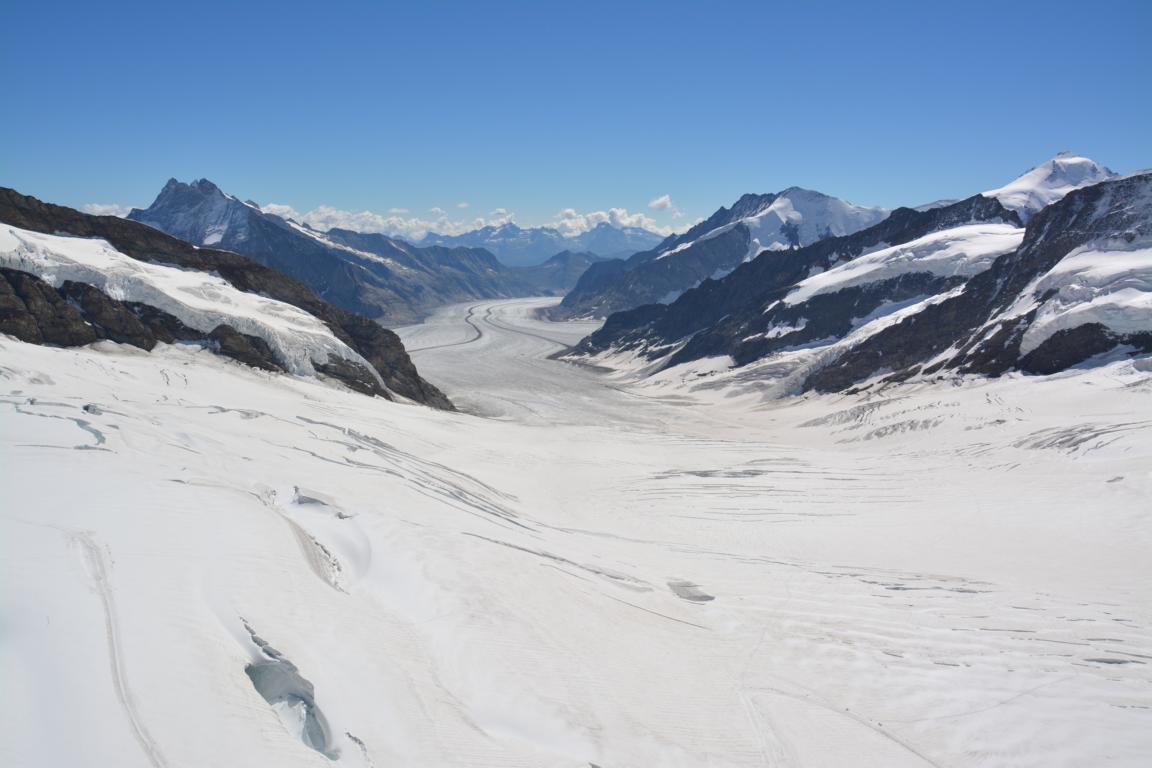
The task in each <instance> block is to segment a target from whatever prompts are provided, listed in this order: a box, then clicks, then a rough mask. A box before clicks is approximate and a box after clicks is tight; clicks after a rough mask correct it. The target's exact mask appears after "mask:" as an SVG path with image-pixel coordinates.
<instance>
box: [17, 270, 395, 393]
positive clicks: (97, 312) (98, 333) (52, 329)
mask: <svg viewBox="0 0 1152 768" xmlns="http://www.w3.org/2000/svg"><path fill="white" fill-rule="evenodd" d="M0 333H7V334H11V335H12V336H15V337H16V338H18V339H20V340H21V341H27V342H29V343H32V344H45V345H49V346H56V347H79V346H83V345H85V344H91V343H92V342H94V341H100V340H102V339H107V340H109V341H115V342H118V343H120V344H131V345H132V346H134V347H139V348H140V349H144V350H151V349H152V348H153V347H155V346H156V344H157V343H158V342H165V343H169V344H171V343H173V342H176V341H185V342H197V343H201V344H203V345H204V346H206V347H208V348H209V349H211V350H213V351H214V352H216V353H218V354H220V355H223V356H225V357H230V358H232V359H233V360H236V361H238V362H241V363H244V364H245V365H249V366H252V367H253V368H260V369H262V370H266V371H277V372H283V371H284V366H282V365H281V364H280V363H279V362H278V361H277V360H276V355H275V353H274V352H273V351H272V348H271V347H269V346H268V343H267V342H266V341H264V339H261V338H260V337H258V336H252V335H250V334H246V333H240V332H239V331H237V330H236V329H235V328H233V327H232V326H230V325H218V326H216V327H215V328H213V329H212V330H211V331H209V332H207V333H205V332H203V331H197V330H195V329H192V328H189V327H188V326H186V325H184V323H182V322H181V321H180V320H179V319H178V318H176V317H175V316H173V315H170V314H168V313H167V312H164V311H163V310H160V309H156V308H155V307H150V306H148V305H146V304H140V303H138V302H127V301H120V300H118V299H113V298H111V297H110V296H108V294H106V293H104V292H103V291H101V290H100V289H98V288H95V287H93V286H91V285H87V284H85V283H76V282H72V281H70V280H69V281H65V282H64V283H63V284H62V285H61V286H60V288H59V289H57V288H53V287H52V286H51V285H49V284H48V283H46V282H44V281H43V280H41V279H40V278H39V277H37V276H35V275H32V274H29V273H27V272H21V271H19V270H15V269H6V268H3V267H0ZM336 373H340V371H339V370H337V371H336ZM362 376H363V372H361V374H360V377H361V378H362ZM335 378H341V377H340V376H339V375H336V376H335ZM372 381H373V383H374V384H375V390H376V391H372V392H369V394H381V393H382V391H383V390H381V388H380V385H379V383H378V382H376V380H375V378H374V377H373V378H372ZM350 386H351V385H350ZM353 388H354V389H358V390H359V391H368V390H367V389H366V388H365V387H363V386H362V385H361V386H360V387H353Z"/></svg>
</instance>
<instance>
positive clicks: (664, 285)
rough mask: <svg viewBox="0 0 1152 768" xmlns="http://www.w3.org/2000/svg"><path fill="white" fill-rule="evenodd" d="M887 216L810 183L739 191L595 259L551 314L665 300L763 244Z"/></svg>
mask: <svg viewBox="0 0 1152 768" xmlns="http://www.w3.org/2000/svg"><path fill="white" fill-rule="evenodd" d="M887 215H888V211H887V210H884V209H882V208H865V207H862V206H857V205H852V204H851V203H847V202H845V201H843V200H838V199H837V198H834V197H829V196H828V195H824V194H821V193H819V192H813V191H811V190H806V189H800V188H799V187H792V188H790V189H786V190H784V191H783V192H780V193H778V194H768V195H744V196H743V197H741V198H740V199H739V200H738V201H736V203H735V204H734V205H733V206H732V207H731V208H721V209H720V210H718V211H717V212H716V213H714V214H713V215H712V216H711V217H710V218H709V219H708V220H707V221H705V222H702V223H700V224H697V225H696V226H694V227H692V229H690V230H688V231H687V232H685V233H684V234H683V235H678V236H674V237H670V238H668V239H667V240H665V241H664V242H662V243H660V245H659V246H657V247H656V248H654V249H652V250H650V251H645V252H642V253H636V254H633V255H632V256H631V257H629V258H628V259H626V260H614V261H607V262H603V263H601V264H597V265H595V266H593V267H592V268H590V269H589V270H588V271H587V272H585V273H584V276H583V277H582V278H581V279H580V281H579V282H578V283H577V284H576V287H575V288H573V289H572V291H571V292H570V293H569V294H568V295H567V296H565V297H564V301H563V302H562V303H561V304H560V306H559V307H556V308H555V309H554V310H553V311H552V312H551V315H552V316H553V317H554V318H556V319H563V318H571V317H581V316H595V317H603V316H607V315H609V314H611V313H613V312H620V311H624V310H628V309H631V308H633V307H638V306H641V305H644V304H653V303H671V302H672V301H674V300H675V299H676V298H677V297H679V296H680V295H681V294H682V293H683V292H685V291H687V290H689V289H690V288H693V287H695V286H696V285H699V284H700V283H701V282H703V281H704V280H707V279H709V278H711V279H717V278H719V277H722V276H723V275H725V274H727V273H728V272H731V271H732V270H733V269H735V268H737V267H738V266H739V265H740V264H742V263H744V262H746V261H749V260H751V259H753V258H755V257H756V256H757V254H759V253H761V252H762V251H765V250H768V251H772V250H790V249H792V248H797V247H803V246H807V245H810V244H812V243H814V242H817V241H819V240H821V239H824V238H827V237H834V236H842V235H847V234H851V233H852V232H856V231H857V230H860V229H862V228H864V227H867V226H870V225H872V224H875V223H876V222H878V221H880V220H882V219H883V218H884V217H885V216H887Z"/></svg>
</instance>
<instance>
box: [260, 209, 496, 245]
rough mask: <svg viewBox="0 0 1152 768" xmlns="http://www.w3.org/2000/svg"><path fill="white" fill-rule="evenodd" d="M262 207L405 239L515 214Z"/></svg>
mask: <svg viewBox="0 0 1152 768" xmlns="http://www.w3.org/2000/svg"><path fill="white" fill-rule="evenodd" d="M261 210H262V211H264V212H265V213H271V214H274V215H276V216H280V217H282V218H286V219H293V220H295V221H298V222H300V223H302V224H307V225H308V226H310V227H313V228H314V229H318V230H320V231H322V232H326V231H328V230H329V229H350V230H353V231H355V232H381V233H384V234H386V235H390V236H392V237H399V238H403V239H405V240H420V239H422V238H423V237H424V236H425V235H426V234H428V233H430V232H434V233H436V234H441V235H461V234H463V233H465V232H471V231H472V230H474V229H480V228H481V227H486V226H500V225H502V224H507V223H509V222H511V221H512V220H513V218H514V216H513V214H512V213H510V212H509V211H506V210H504V209H503V208H500V209H497V210H496V211H493V212H492V214H491V215H490V216H487V217H484V216H477V217H475V218H471V219H454V218H452V217H450V216H449V215H448V212H447V211H445V210H444V209H443V208H432V209H430V210H429V213H430V214H432V215H431V216H424V217H421V216H403V215H400V214H397V213H394V211H403V212H404V213H407V209H404V208H393V209H391V210H390V211H389V212H388V214H387V215H383V214H379V213H375V212H373V211H345V210H341V209H339V208H333V207H332V206H329V205H321V206H319V207H317V208H313V209H312V210H310V211H305V212H300V211H297V210H296V209H295V208H293V207H292V206H290V205H282V204H279V203H269V204H268V205H265V206H262V207H261Z"/></svg>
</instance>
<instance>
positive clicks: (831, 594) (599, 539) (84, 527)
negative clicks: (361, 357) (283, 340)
mask: <svg viewBox="0 0 1152 768" xmlns="http://www.w3.org/2000/svg"><path fill="white" fill-rule="evenodd" d="M553 301H554V300H553ZM544 303H546V302H541V301H535V302H534V301H523V300H522V301H512V302H497V303H488V304H482V305H476V306H474V307H470V308H469V307H459V308H452V309H449V310H445V311H443V312H442V313H440V314H439V315H438V316H436V317H434V318H433V319H432V321H431V322H430V323H428V324H426V325H424V326H419V327H415V328H410V329H403V330H402V335H403V336H404V337H405V341H406V343H407V344H408V346H409V347H410V348H412V349H422V351H416V352H415V353H414V358H415V360H416V363H417V365H419V366H420V369H421V372H422V373H424V374H425V375H427V376H428V377H429V379H430V380H432V381H433V382H435V383H436V384H437V385H440V386H442V387H443V388H444V389H445V390H446V391H447V392H448V394H449V395H450V396H451V397H453V398H454V400H455V401H456V402H457V403H458V404H460V405H461V406H462V407H463V408H465V409H468V410H470V411H472V412H473V413H480V414H484V416H477V415H473V414H472V413H459V414H449V413H441V412H436V411H433V410H430V409H427V408H421V407H417V406H411V405H399V404H394V403H389V402H385V401H383V400H380V399H371V398H367V397H364V396H361V395H355V394H352V393H347V392H344V391H342V390H339V389H336V388H333V387H329V386H326V385H324V384H323V383H320V382H317V381H314V380H309V379H296V378H291V377H285V376H274V375H270V374H265V373H262V372H258V371H253V370H251V369H248V368H245V367H243V366H240V365H237V364H234V363H232V362H230V361H227V360H224V359H222V358H219V357H216V356H214V355H211V354H210V353H208V352H206V351H203V350H198V349H195V348H184V347H179V348H178V347H164V346H161V347H158V348H157V350H155V351H154V352H152V353H144V352H141V351H139V350H136V349H133V348H129V347H123V346H118V345H114V344H110V343H102V344H98V345H96V346H95V347H93V348H89V349H73V350H61V349H50V348H45V347H37V346H31V345H26V344H21V343H18V342H15V341H13V340H11V339H9V338H3V337H0V439H2V440H3V447H2V451H3V454H2V455H3V461H2V462H0V473H2V474H0V482H2V484H3V485H2V487H3V489H4V491H3V492H4V496H3V498H4V505H3V512H2V517H0V542H2V545H0V546H2V547H3V550H2V553H0V562H2V563H3V567H4V574H3V576H2V577H0V578H2V579H3V581H2V582H0V583H2V584H3V585H4V587H3V592H2V603H0V611H2V613H0V626H2V628H3V629H2V631H0V679H2V680H3V693H4V695H3V699H2V701H3V707H4V711H3V717H0V763H2V764H4V765H11V766H57V765H59V766H65V765H75V766H80V765H83V766H116V767H117V768H122V767H123V768H130V767H132V766H189V767H192V766H197V767H198V766H213V765H221V766H223V765H228V766H231V765H236V766H241V765H242V766H308V765H311V766H325V765H332V762H330V760H329V759H328V758H327V757H325V756H324V755H322V754H321V753H320V752H318V751H316V750H315V749H313V748H310V747H309V746H308V745H306V744H305V743H304V741H303V740H302V738H301V737H300V732H301V731H302V729H303V724H302V718H303V717H304V709H303V705H302V704H299V703H297V704H293V703H292V699H289V700H287V702H286V703H283V704H277V705H276V706H275V707H274V706H272V705H270V704H269V703H268V701H266V700H265V698H264V697H263V696H262V695H261V694H260V693H258V692H257V690H256V689H255V688H254V687H253V683H252V681H251V680H250V679H249V676H248V675H247V674H246V673H245V668H246V666H248V665H250V664H254V663H267V662H268V660H269V659H270V658H272V659H274V658H275V657H270V656H269V653H270V652H267V651H261V650H260V648H261V647H263V646H260V647H258V645H257V644H256V641H255V640H254V639H253V636H254V635H258V636H259V637H260V638H262V639H263V640H262V642H265V643H267V645H268V646H271V647H273V648H274V649H275V651H276V652H277V653H279V654H282V657H283V659H285V660H288V661H290V662H291V665H293V667H294V668H295V669H297V670H298V675H299V677H300V678H302V679H303V680H306V681H307V684H308V685H311V686H313V687H314V695H315V696H314V698H315V705H316V707H318V708H319V710H322V713H323V716H324V719H325V722H326V725H327V729H328V731H329V733H330V736H331V744H329V745H328V749H329V753H330V754H338V759H337V764H340V765H348V766H366V765H374V766H377V767H378V768H385V767H390V766H572V767H573V768H575V766H587V765H588V764H589V763H593V764H596V765H600V766H604V767H605V768H609V767H612V766H763V765H772V766H796V767H803V768H809V767H811V766H853V767H855V766H877V767H884V768H891V767H893V766H933V765H935V766H1001V765H1011V766H1037V767H1040V766H1043V767H1044V768H1051V767H1052V766H1095V765H1103V764H1107V765H1118V766H1143V765H1147V762H1148V757H1149V755H1150V754H1152V630H1150V629H1149V624H1150V622H1152V596H1150V594H1149V589H1148V584H1150V583H1152V559H1150V558H1149V557H1148V552H1149V545H1150V544H1152V541H1150V538H1152V537H1150V535H1149V534H1150V531H1152V525H1150V520H1149V517H1150V515H1152V505H1150V504H1149V500H1150V499H1152V473H1150V471H1152V408H1150V398H1152V371H1150V370H1149V368H1150V366H1148V365H1147V364H1146V363H1142V362H1139V361H1137V362H1135V363H1134V362H1132V361H1127V360H1118V361H1117V362H1114V363H1111V364H1106V365H1102V366H1100V367H1097V368H1094V369H1092V370H1087V371H1071V372H1069V373H1067V374H1063V375H1060V376H1055V377H1048V378H1028V377H1019V376H1008V377H1004V378H1001V379H998V380H994V381H986V380H976V379H971V380H957V381H956V382H948V383H943V384H933V385H925V384H918V385H905V386H903V387H898V388H892V389H888V390H886V391H884V392H882V393H879V394H875V395H872V396H870V397H864V396H856V397H807V398H803V399H791V400H785V401H780V402H776V403H772V404H768V405H761V404H759V401H758V400H754V399H750V398H747V397H736V398H728V397H726V396H725V394H724V393H723V392H722V391H720V390H707V389H705V390H695V391H693V390H689V389H686V388H683V387H681V388H679V389H677V388H674V387H671V386H669V385H668V384H667V383H666V382H665V383H664V384H661V383H659V382H657V383H654V384H653V385H650V386H645V387H637V386H634V385H623V384H619V383H614V381H615V380H614V379H613V378H610V377H607V376H605V375H604V374H602V373H599V372H597V371H594V370H590V369H586V368H581V367H575V366H572V365H569V364H566V363H561V362H555V361H551V360H547V359H546V357H547V355H549V354H551V353H552V352H554V351H556V350H557V349H559V348H560V346H559V343H562V342H566V343H570V342H572V341H574V340H575V339H577V338H579V337H580V336H582V335H583V334H584V333H585V332H587V330H588V327H587V326H577V327H572V326H569V325H556V324H551V323H546V322H543V321H539V320H534V319H530V318H529V313H530V311H531V310H532V309H533V308H534V307H536V306H541V305H542V304H544ZM550 340H552V341H550ZM709 597H710V598H712V599H707V598H709ZM261 654H263V661H262V656H261ZM293 684H294V685H296V686H297V687H298V689H300V690H305V692H306V688H307V686H306V685H305V684H304V683H302V682H299V681H297V682H296V683H293ZM277 708H279V709H280V710H281V712H280V713H279V714H278V713H277Z"/></svg>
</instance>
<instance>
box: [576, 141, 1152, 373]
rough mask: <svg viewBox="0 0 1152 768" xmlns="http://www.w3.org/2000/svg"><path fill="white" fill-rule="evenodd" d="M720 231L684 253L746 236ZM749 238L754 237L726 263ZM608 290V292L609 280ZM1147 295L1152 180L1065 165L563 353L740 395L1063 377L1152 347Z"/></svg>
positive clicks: (718, 286)
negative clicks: (948, 375) (953, 375)
mask: <svg viewBox="0 0 1152 768" xmlns="http://www.w3.org/2000/svg"><path fill="white" fill-rule="evenodd" d="M740 205H745V206H746V208H745V210H738V211H736V212H731V211H725V210H724V209H722V210H721V211H720V212H718V214H717V217H715V218H716V220H717V221H718V222H720V221H723V220H724V219H727V220H728V223H731V222H732V221H733V220H737V221H740V222H744V221H747V220H748V219H749V218H751V217H755V216H757V215H758V213H751V214H749V213H748V212H747V209H749V208H750V209H755V210H756V211H760V210H765V208H763V207H762V205H763V204H762V202H761V201H758V200H748V199H747V198H745V199H742V201H741V203H738V206H740ZM859 220H860V219H854V220H853V223H855V222H858V221H859ZM724 226H725V225H723V224H722V225H721V226H720V227H718V228H714V229H711V230H709V231H708V232H707V233H701V232H700V231H697V232H693V233H690V234H689V236H688V237H687V238H685V240H686V242H687V247H686V248H685V250H687V249H689V248H696V249H699V248H700V244H701V243H702V242H703V243H707V242H709V241H712V240H721V239H723V238H725V237H726V236H727V233H728V232H731V231H733V230H736V229H738V227H737V226H734V227H731V228H729V229H725V228H724ZM743 226H746V225H743ZM749 231H751V230H749ZM706 236H707V239H705V237H706ZM730 237H731V236H730ZM749 240H750V238H749V237H748V236H747V235H745V234H743V233H742V234H741V235H740V237H738V238H736V243H735V245H733V246H729V250H731V251H733V252H739V246H745V247H749V246H747V244H748V242H749ZM669 247H671V249H673V250H674V249H676V248H677V247H678V246H677V244H676V243H675V242H670V243H668V244H665V245H662V247H661V250H658V251H657V252H656V255H657V257H658V256H660V255H661V254H663V253H669V251H668V250H667V249H668V248H669ZM749 253H750V251H749ZM750 255H751V254H750ZM657 257H652V258H651V259H650V260H649V261H648V262H645V264H651V263H659V262H658V259H657ZM606 266H607V265H598V266H597V267H595V268H593V269H592V270H590V271H589V273H588V274H586V275H585V277H584V278H583V279H582V280H581V281H580V284H579V285H578V286H577V288H576V289H575V290H574V291H573V294H578V293H579V292H580V291H581V290H582V288H583V289H587V288H588V287H589V283H590V282H591V280H590V278H591V277H595V274H594V273H596V272H603V271H604V269H605V267H606ZM641 268H643V267H641ZM633 271H639V270H637V269H636V268H634V269H633ZM609 277H611V276H609ZM617 279H618V278H617ZM602 285H603V286H605V287H604V288H601V295H612V294H610V293H608V291H609V290H611V287H612V285H613V283H612V281H611V280H610V279H609V280H605V281H604V283H603V284H602ZM664 287H666V286H665V285H663V284H662V285H660V286H659V288H658V289H656V290H660V289H663V288H664ZM589 293H590V292H589ZM573 294H570V295H569V297H568V298H566V299H565V303H566V304H567V303H570V302H569V299H571V298H572V296H573ZM1150 297H1152V173H1142V174H1132V175H1129V176H1125V177H1118V176H1117V175H1116V174H1114V173H1112V172H1111V171H1109V170H1108V169H1106V168H1104V167H1103V166H1101V165H1099V164H1097V163H1094V162H1093V161H1091V160H1089V159H1087V158H1083V157H1078V156H1075V155H1068V154H1064V155H1060V156H1057V157H1055V158H1053V159H1052V160H1050V161H1048V162H1046V163H1043V164H1041V165H1039V166H1037V167H1036V168H1033V169H1031V170H1030V171H1028V172H1027V173H1025V174H1024V175H1023V176H1021V177H1019V178H1018V179H1016V180H1014V181H1013V182H1011V183H1010V184H1008V185H1006V186H1004V187H1001V188H999V189H995V190H991V191H989V192H985V193H983V194H978V195H974V196H973V197H970V198H968V199H966V200H961V201H959V202H955V203H944V204H938V205H935V206H922V207H921V208H920V209H912V208H900V209H897V210H895V211H893V212H892V213H891V215H889V216H887V217H886V218H884V219H883V220H882V221H879V222H878V223H875V224H872V225H871V226H867V227H864V228H860V229H858V231H855V232H853V233H850V234H846V235H841V236H832V237H823V238H818V239H816V241H815V242H811V243H808V244H801V245H800V246H799V247H796V248H789V249H772V248H768V249H763V248H762V249H760V250H759V254H758V255H756V256H755V257H754V258H751V259H750V260H748V261H746V262H744V263H741V264H739V265H738V266H737V267H736V268H735V269H734V270H733V271H732V272H730V273H729V274H727V275H724V276H723V277H720V278H719V279H705V280H704V281H703V282H701V283H700V284H699V285H698V286H697V287H694V288H691V289H690V290H687V291H685V292H684V293H683V294H682V295H680V296H678V297H677V298H675V300H673V301H671V302H670V303H668V304H659V303H655V304H646V305H643V306H636V307H634V308H632V309H629V310H626V311H622V312H618V313H615V314H612V315H611V316H609V317H608V319H607V320H606V322H605V323H604V326H603V327H602V328H601V329H600V330H599V331H597V332H596V333H594V334H592V335H591V336H589V337H587V338H586V339H584V341H583V342H581V344H580V345H578V346H577V347H576V348H574V349H573V350H572V351H570V352H569V353H568V355H567V356H568V357H569V358H572V359H579V360H585V361H588V362H593V363H598V364H605V365H607V364H612V365H617V366H619V365H628V366H631V367H633V368H634V369H635V370H636V371H638V372H642V373H643V375H649V376H651V375H657V374H658V375H660V376H661V377H664V378H667V377H672V378H682V379H684V380H691V381H694V382H696V383H697V384H699V385H700V386H719V385H721V384H722V383H724V382H728V383H736V382H739V384H740V385H741V386H744V387H747V388H749V389H751V390H753V391H757V392H761V393H763V394H764V395H765V396H770V395H774V394H775V395H780V394H793V393H797V392H803V391H806V390H818V391H842V390H846V389H850V388H853V387H860V386H872V385H874V384H876V383H877V382H878V381H879V382H887V381H900V380H904V379H908V378H911V377H914V376H930V375H935V374H938V373H940V372H944V371H956V372H960V373H982V374H990V375H999V374H1002V373H1005V372H1007V371H1012V370H1019V371H1024V372H1029V373H1053V372H1056V371H1060V370H1063V369H1065V368H1068V367H1070V366H1073V365H1078V364H1081V363H1083V362H1085V361H1086V360H1089V359H1090V358H1093V357H1094V356H1098V355H1105V354H1109V353H1112V354H1125V353H1128V352H1132V353H1136V352H1141V351H1143V352H1148V351H1152V298H1150ZM577 306H579V305H577ZM583 306H595V305H594V304H593V305H589V304H585V305H583ZM628 360H630V361H631V362H630V363H624V362H622V361H628Z"/></svg>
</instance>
